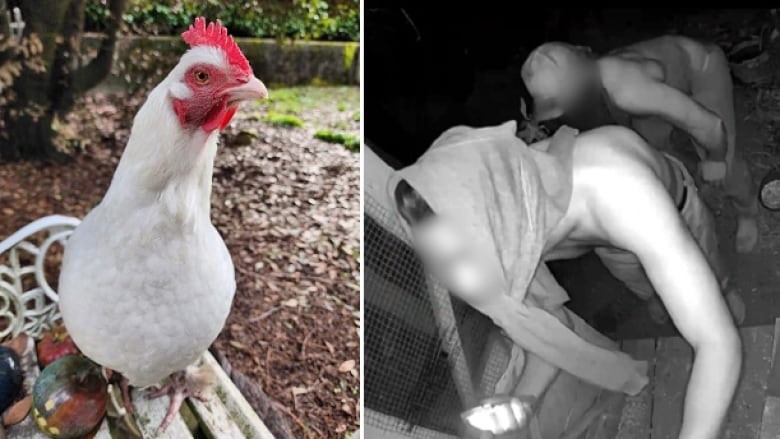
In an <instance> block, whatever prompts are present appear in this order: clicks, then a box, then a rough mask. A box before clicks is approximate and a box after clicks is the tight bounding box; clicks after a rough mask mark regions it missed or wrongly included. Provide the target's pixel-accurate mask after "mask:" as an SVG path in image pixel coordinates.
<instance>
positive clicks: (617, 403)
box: [363, 147, 780, 439]
mask: <svg viewBox="0 0 780 439" xmlns="http://www.w3.org/2000/svg"><path fill="white" fill-rule="evenodd" d="M363 151H364V156H365V157H364V164H365V165H364V166H365V172H364V175H365V185H364V187H365V196H364V197H365V200H364V206H365V210H364V218H363V220H364V222H365V233H364V245H365V250H364V261H365V262H364V273H365V274H364V284H363V291H364V295H365V308H364V309H365V320H366V321H365V328H366V329H365V340H364V343H365V359H364V367H365V375H364V386H365V393H364V395H365V410H366V412H365V424H366V425H365V426H364V431H365V432H366V435H367V436H366V437H372V438H375V437H376V438H386V439H399V438H454V437H491V436H489V433H488V436H480V435H479V433H478V432H477V431H475V430H474V429H473V428H471V427H467V426H466V425H465V423H464V422H463V420H462V419H461V413H463V412H464V411H465V410H467V409H469V408H470V407H472V406H474V405H475V404H477V403H478V402H479V401H480V400H481V399H483V398H486V397H490V396H492V395H493V389H494V386H495V384H496V382H497V380H498V378H499V376H500V374H501V372H502V371H503V370H504V368H505V366H506V364H507V361H508V358H509V350H508V346H509V345H508V342H507V341H506V340H505V339H504V337H503V336H502V335H501V333H500V331H499V330H498V328H497V327H495V326H494V325H493V323H492V322H491V321H490V320H488V319H487V318H485V317H484V316H482V315H481V314H480V313H479V312H477V311H476V310H474V309H473V308H471V307H470V306H468V305H467V304H465V303H463V302H461V301H459V300H458V299H457V298H455V297H454V296H450V294H449V293H448V292H447V290H446V289H445V288H444V287H443V286H442V285H441V284H439V283H438V282H436V280H435V279H432V278H431V277H430V276H429V275H428V274H427V273H426V272H425V270H424V269H423V267H422V266H421V264H420V261H419V260H418V259H417V257H416V255H415V253H414V251H413V249H412V248H411V246H410V242H409V240H408V237H407V236H406V234H405V231H404V229H403V228H402V227H401V225H400V223H399V221H400V219H399V218H398V217H397V216H396V215H395V213H394V208H393V201H392V200H391V198H390V195H389V194H390V191H389V190H388V187H387V184H388V179H389V177H390V175H391V173H392V172H393V169H392V168H391V167H390V166H388V164H387V163H385V162H384V161H383V160H382V159H381V158H380V156H378V155H377V154H376V153H375V152H374V151H372V150H371V148H368V147H367V148H364V149H363ZM380 153H381V151H380ZM740 335H741V338H742V343H743V350H744V352H745V354H744V365H743V373H742V378H741V380H740V383H739V387H738V389H737V394H736V396H735V398H734V402H733V403H732V409H731V410H730V412H729V415H728V418H727V420H726V423H725V425H724V427H723V428H724V436H723V437H726V438H734V439H737V438H740V439H741V438H751V439H769V438H776V437H780V351H778V350H777V341H778V337H780V320H778V321H777V322H776V323H775V325H764V326H756V327H749V328H741V329H740ZM618 346H619V347H620V348H621V349H622V350H623V351H625V352H627V353H629V354H631V355H632V356H633V357H634V358H635V359H637V360H646V361H648V364H649V372H648V375H649V378H650V383H649V384H648V386H646V387H645V389H644V390H643V391H642V392H641V393H640V394H638V395H636V396H624V395H622V394H615V393H612V392H607V391H602V390H600V389H597V388H595V387H594V386H592V385H589V384H587V383H584V382H582V381H580V380H578V379H576V378H575V377H573V376H571V375H569V374H567V373H565V372H562V371H561V372H560V373H559V374H558V376H557V378H556V379H555V380H554V381H553V382H552V384H551V385H550V387H548V389H547V390H546V392H544V394H543V396H542V397H541V400H540V401H539V402H538V404H537V405H536V408H535V410H534V417H535V418H536V426H535V428H526V429H524V430H523V432H522V433H521V434H520V435H519V436H518V435H515V436H511V437H523V438H529V439H540V438H541V439H559V438H560V439H564V438H565V439H613V438H619V439H633V438H638V437H644V438H650V439H656V438H659V439H660V438H669V437H676V436H677V434H678V433H679V429H680V426H681V424H682V410H683V402H684V395H685V390H686V387H687V382H688V375H689V373H690V370H691V365H692V361H693V354H692V350H691V348H690V346H689V345H688V344H687V343H686V342H685V340H683V339H682V338H680V337H679V336H676V337H657V338H644V339H637V340H623V341H621V342H619V343H616V347H618ZM532 427H533V423H532ZM499 437H509V436H499Z"/></svg>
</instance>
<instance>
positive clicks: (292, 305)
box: [282, 298, 298, 308]
mask: <svg viewBox="0 0 780 439" xmlns="http://www.w3.org/2000/svg"><path fill="white" fill-rule="evenodd" d="M282 305H284V306H288V307H290V308H295V307H296V306H298V299H295V298H293V299H289V300H285V301H284V302H282Z"/></svg>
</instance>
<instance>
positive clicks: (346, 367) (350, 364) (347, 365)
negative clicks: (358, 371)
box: [339, 360, 355, 373]
mask: <svg viewBox="0 0 780 439" xmlns="http://www.w3.org/2000/svg"><path fill="white" fill-rule="evenodd" d="M354 368H355V360H347V361H345V362H343V363H341V366H339V372H342V373H346V372H349V371H350V370H352V369H354Z"/></svg>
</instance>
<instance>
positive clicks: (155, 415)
mask: <svg viewBox="0 0 780 439" xmlns="http://www.w3.org/2000/svg"><path fill="white" fill-rule="evenodd" d="M146 393H147V391H146V390H141V389H132V390H131V393H130V396H131V398H132V399H133V405H135V416H136V418H135V419H136V422H138V427H139V428H140V429H141V432H142V433H143V435H144V437H145V438H147V437H148V438H159V439H192V433H190V430H189V429H188V428H187V424H186V423H185V422H184V420H183V419H182V418H181V416H179V415H178V414H177V415H176V417H175V418H174V420H173V422H171V425H169V426H168V428H167V429H166V430H165V432H164V433H163V434H161V435H158V434H157V429H158V428H159V427H160V423H162V420H163V418H164V417H165V413H166V412H167V411H168V404H169V403H170V398H169V397H168V396H167V395H165V396H161V397H159V398H155V399H147V398H146Z"/></svg>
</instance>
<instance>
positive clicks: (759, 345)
mask: <svg viewBox="0 0 780 439" xmlns="http://www.w3.org/2000/svg"><path fill="white" fill-rule="evenodd" d="M739 332H740V336H741V338H742V351H743V352H744V354H743V360H742V376H741V377H740V380H739V386H738V387H737V392H736V394H735V396H734V402H732V403H731V408H730V409H729V412H728V416H727V417H726V422H725V424H724V434H723V437H724V438H725V439H756V438H757V437H758V435H759V431H760V430H761V417H762V414H763V411H764V400H765V399H766V390H765V389H766V382H767V381H766V380H767V376H768V375H769V369H770V365H771V363H772V348H773V345H774V327H772V326H770V325H767V326H758V327H753V328H744V329H741V330H740V331H739Z"/></svg>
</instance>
